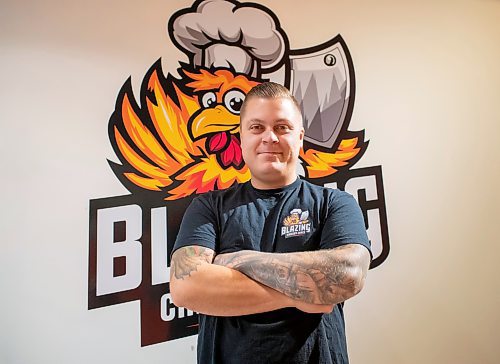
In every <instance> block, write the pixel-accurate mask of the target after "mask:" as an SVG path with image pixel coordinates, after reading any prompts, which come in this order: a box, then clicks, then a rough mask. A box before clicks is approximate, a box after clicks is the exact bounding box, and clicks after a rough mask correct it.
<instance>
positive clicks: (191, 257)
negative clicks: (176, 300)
mask: <svg viewBox="0 0 500 364" xmlns="http://www.w3.org/2000/svg"><path fill="white" fill-rule="evenodd" d="M213 254H214V252H213V250H211V249H208V248H204V247H201V246H187V247H184V248H180V249H179V250H177V251H176V252H175V253H174V256H173V257H172V266H171V269H172V275H173V276H174V277H175V278H176V279H184V278H186V277H188V276H190V275H191V273H192V272H194V271H196V270H197V269H198V266H199V265H201V264H204V263H205V262H206V263H211V262H212V259H213Z"/></svg>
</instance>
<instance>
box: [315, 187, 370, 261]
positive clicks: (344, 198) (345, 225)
mask: <svg viewBox="0 0 500 364" xmlns="http://www.w3.org/2000/svg"><path fill="white" fill-rule="evenodd" d="M345 244H361V245H363V246H365V247H366V248H367V249H368V250H369V251H370V254H371V248H370V240H369V239H368V235H367V234H366V227H365V222H364V219H363V214H362V213H361V209H360V208H359V205H358V203H357V201H356V200H355V199H354V197H352V196H351V195H350V194H348V193H347V192H344V191H340V190H337V191H336V193H332V195H331V196H330V199H329V205H328V212H327V216H326V219H325V222H324V225H323V231H322V233H321V242H320V249H332V248H336V247H339V246H341V245H345Z"/></svg>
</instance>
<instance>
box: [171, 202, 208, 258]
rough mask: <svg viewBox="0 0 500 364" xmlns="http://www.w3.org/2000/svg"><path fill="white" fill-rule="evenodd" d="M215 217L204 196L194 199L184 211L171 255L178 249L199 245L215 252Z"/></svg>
mask: <svg viewBox="0 0 500 364" xmlns="http://www.w3.org/2000/svg"><path fill="white" fill-rule="evenodd" d="M216 237H217V217H216V215H215V213H214V210H213V208H212V207H211V204H210V200H209V199H208V198H207V197H205V196H200V197H196V198H195V199H194V200H193V201H192V202H191V204H190V205H189V206H188V208H187V209H186V212H185V213H184V216H183V217H182V222H181V226H180V229H179V233H178V234H177V238H176V239H175V243H174V248H173V249H172V254H173V253H174V252H175V251H176V250H177V249H179V248H182V247H185V246H189V245H199V246H203V247H205V248H209V249H212V250H215V244H216Z"/></svg>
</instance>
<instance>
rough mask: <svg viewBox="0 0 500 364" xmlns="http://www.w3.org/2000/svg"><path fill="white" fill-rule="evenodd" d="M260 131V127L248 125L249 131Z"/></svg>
mask: <svg viewBox="0 0 500 364" xmlns="http://www.w3.org/2000/svg"><path fill="white" fill-rule="evenodd" d="M260 129H262V126H261V125H250V130H253V131H259V130H260Z"/></svg>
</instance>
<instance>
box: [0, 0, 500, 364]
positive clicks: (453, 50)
mask: <svg viewBox="0 0 500 364" xmlns="http://www.w3.org/2000/svg"><path fill="white" fill-rule="evenodd" d="M261 3H262V4H264V5H266V6H268V7H269V8H270V9H271V10H273V11H274V12H275V13H276V15H277V16H278V18H279V19H280V22H281V24H282V27H283V28H284V29H285V31H286V32H287V34H288V37H289V39H290V44H291V48H292V49H297V48H303V47H310V46H314V45H317V44H319V43H322V42H324V41H326V40H329V39H330V38H332V37H333V36H335V35H336V34H337V33H340V34H341V35H342V36H343V37H344V39H345V41H346V42H347V45H348V47H349V49H350V51H351V54H352V57H353V60H354V64H355V69H356V80H357V82H356V103H355V107H354V113H353V117H352V121H351V126H350V128H351V129H352V130H359V129H365V130H366V136H367V138H368V139H370V145H369V147H368V150H367V152H366V154H365V155H364V156H363V158H362V159H361V160H360V161H359V163H357V164H356V167H362V166H372V165H378V164H381V165H382V167H383V177H384V184H385V194H386V203H387V212H388V219H389V229H390V238H391V253H390V255H389V258H388V260H387V261H386V263H384V264H383V265H382V266H381V267H379V268H376V269H375V270H373V271H371V272H370V275H369V278H368V282H367V284H366V288H365V290H364V291H363V292H362V293H361V294H360V295H359V296H357V297H356V298H354V299H353V300H352V301H351V302H349V303H348V305H347V313H346V316H347V317H346V321H347V326H348V339H349V350H350V355H351V361H352V363H372V364H375V363H398V364H399V363H411V364H413V363H415V364H416V363H457V364H459V363H463V364H466V363H482V364H487V363H498V362H499V360H500V347H499V345H498V337H499V335H500V329H499V326H500V315H499V313H498V307H500V287H499V283H498V268H497V261H498V256H500V244H499V243H500V239H499V238H498V235H497V227H498V225H499V224H500V219H499V217H500V213H499V208H498V206H500V192H499V186H500V167H499V166H500V143H499V142H498V137H499V136H500V69H499V67H498V65H499V64H500V21H499V19H500V1H497V0H467V1H466V0H439V1H430V0H425V1H420V2H410V1H398V0H385V1H376V2H375V1H372V2H366V1H360V0H355V1H353V0H351V1H347V0H343V1H316V2H303V1H287V2H284V1H283V2H277V1H270V0H267V1H262V2H261ZM189 5H191V2H190V1H180V0H178V1H148V2H135V3H129V2H123V1H117V0H114V1H111V0H109V1H105V2H102V1H87V2H82V1H74V0H71V1H49V0H40V1H37V2H35V1H31V2H16V1H13V0H8V1H5V0H4V1H2V2H1V4H0V100H1V101H0V123H1V143H0V165H1V167H2V179H1V189H0V191H1V192H0V193H1V199H2V209H1V215H2V218H1V219H0V227H1V231H0V232H1V235H2V242H1V247H2V250H1V254H0V260H1V261H0V262H1V264H0V267H1V270H0V289H1V292H2V294H1V299H0V310H1V313H0V327H1V328H2V329H1V330H0V362H2V363H9V364H10V363H23V364H24V363H89V362H95V363H105V362H112V363H138V362H147V363H164V362H168V363H183V362H185V363H189V362H192V361H193V358H194V348H195V339H194V337H191V338H187V339H181V340H177V341H175V342H167V343H162V344H157V345H153V346H149V347H144V348H141V347H140V337H139V335H140V325H139V303H138V302H134V303H128V304H122V305H116V306H111V307H108V308H102V309H97V310H92V311H88V310H87V269H88V202H89V199H94V198H101V197H108V196H117V195H122V194H126V193H127V191H126V190H125V189H124V188H123V187H122V186H121V185H120V183H119V181H118V180H117V179H116V177H115V176H114V174H113V172H112V171H111V169H110V168H109V166H108V165H107V162H106V158H110V159H115V157H114V153H113V151H112V148H111V145H110V143H109V140H108V136H107V122H108V119H109V116H110V114H111V112H112V111H113V109H114V104H115V100H116V96H117V94H118V90H119V89H120V87H121V85H122V84H123V82H124V81H125V80H126V79H127V77H128V76H129V75H131V76H132V80H133V84H134V86H135V87H136V92H137V91H138V85H139V84H140V81H141V80H142V78H143V76H144V74H145V72H146V71H147V69H148V68H149V67H150V66H151V65H152V64H153V62H154V61H156V60H157V59H158V58H160V57H162V59H163V64H164V69H165V70H166V71H172V70H173V69H174V68H175V67H177V62H178V61H181V60H185V57H184V55H183V54H182V53H180V52H179V51H177V50H176V49H175V47H174V46H173V44H172V43H171V42H170V40H169V38H168V35H167V33H166V22H167V20H168V18H169V17H170V16H171V15H172V14H173V12H174V11H175V10H177V9H178V8H180V7H186V6H189ZM290 9H293V11H290Z"/></svg>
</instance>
